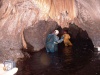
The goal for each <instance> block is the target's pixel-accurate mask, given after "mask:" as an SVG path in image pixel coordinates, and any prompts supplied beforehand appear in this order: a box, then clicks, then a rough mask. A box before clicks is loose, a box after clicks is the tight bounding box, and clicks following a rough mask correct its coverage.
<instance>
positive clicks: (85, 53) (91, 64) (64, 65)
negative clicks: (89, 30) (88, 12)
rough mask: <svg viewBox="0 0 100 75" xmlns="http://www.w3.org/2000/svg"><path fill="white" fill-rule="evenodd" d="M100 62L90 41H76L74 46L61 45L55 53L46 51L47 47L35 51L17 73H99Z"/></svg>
mask: <svg viewBox="0 0 100 75" xmlns="http://www.w3.org/2000/svg"><path fill="white" fill-rule="evenodd" d="M87 43H88V45H87ZM99 62H100V54H99V53H98V52H93V48H92V49H91V47H90V46H89V42H83V43H82V44H78V43H76V46H73V47H64V48H61V47H59V51H58V52H55V53H46V51H45V49H43V50H41V51H39V52H36V53H33V54H32V56H31V58H30V59H27V60H25V61H24V62H21V63H20V64H19V65H18V68H19V71H18V73H17V74H16V75H99V74H100V63H99Z"/></svg>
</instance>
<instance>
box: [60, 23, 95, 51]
mask: <svg viewBox="0 0 100 75" xmlns="http://www.w3.org/2000/svg"><path fill="white" fill-rule="evenodd" d="M58 30H59V31H60V34H59V35H58V36H59V37H61V36H62V35H63V31H67V32H68V34H69V35H70V36H71V38H70V41H71V42H72V44H73V48H74V49H75V48H79V49H80V50H83V49H85V48H88V49H86V50H91V51H94V45H93V43H92V40H91V39H90V37H89V36H88V33H87V31H86V30H82V28H79V27H78V26H77V25H75V24H74V23H73V24H71V23H70V25H69V28H66V27H65V28H63V29H62V28H61V27H58ZM58 46H59V48H60V49H62V48H63V47H64V43H63V42H62V43H61V44H59V45H58Z"/></svg>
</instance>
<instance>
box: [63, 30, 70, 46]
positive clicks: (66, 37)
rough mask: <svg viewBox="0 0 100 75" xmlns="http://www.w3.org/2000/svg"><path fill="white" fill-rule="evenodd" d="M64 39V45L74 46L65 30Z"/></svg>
mask: <svg viewBox="0 0 100 75" xmlns="http://www.w3.org/2000/svg"><path fill="white" fill-rule="evenodd" d="M63 37H64V44H65V46H72V43H71V42H70V40H69V39H70V35H69V34H68V32H67V31H65V30H64V34H63Z"/></svg>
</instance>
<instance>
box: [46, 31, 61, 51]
mask: <svg viewBox="0 0 100 75" xmlns="http://www.w3.org/2000/svg"><path fill="white" fill-rule="evenodd" d="M58 34H59V31H58V30H55V31H54V32H53V33H51V34H49V35H48V36H47V38H46V51H47V52H56V51H57V50H58V43H61V42H62V41H63V37H62V38H61V39H59V37H58V36H57V35H58Z"/></svg>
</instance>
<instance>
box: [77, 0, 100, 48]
mask: <svg viewBox="0 0 100 75" xmlns="http://www.w3.org/2000/svg"><path fill="white" fill-rule="evenodd" d="M76 6H77V8H76V9H77V18H78V19H77V21H76V22H77V23H76V24H77V25H78V26H79V27H81V28H82V29H83V30H86V31H87V32H88V35H89V37H90V38H91V39H92V42H93V44H94V46H95V47H98V46H100V38H99V37H100V29H99V28H100V15H99V14H100V0H76Z"/></svg>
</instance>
